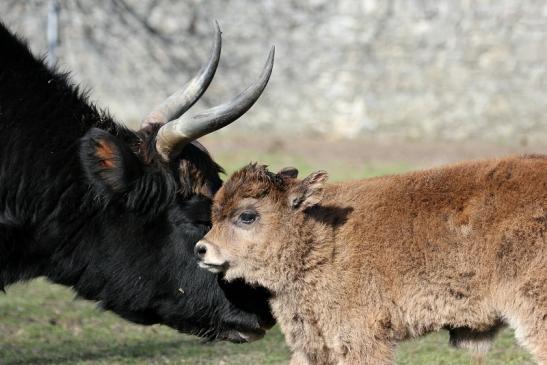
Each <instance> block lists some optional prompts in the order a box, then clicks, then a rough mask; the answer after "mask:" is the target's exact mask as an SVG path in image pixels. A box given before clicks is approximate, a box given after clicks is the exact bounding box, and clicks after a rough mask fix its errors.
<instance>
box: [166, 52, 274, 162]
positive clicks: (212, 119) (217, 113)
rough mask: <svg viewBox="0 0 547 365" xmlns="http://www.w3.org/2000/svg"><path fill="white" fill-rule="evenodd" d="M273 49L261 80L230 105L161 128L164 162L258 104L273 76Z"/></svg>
mask: <svg viewBox="0 0 547 365" xmlns="http://www.w3.org/2000/svg"><path fill="white" fill-rule="evenodd" d="M274 54H275V47H272V48H271V50H270V54H269V55H268V60H267V61H266V65H265V66H264V69H263V70H262V73H261V74H260V77H259V78H258V79H257V80H256V81H255V82H254V83H253V84H251V86H249V87H248V88H247V89H245V91H243V92H242V93H241V94H239V95H238V96H236V97H235V98H234V99H232V100H231V101H230V102H228V103H225V104H222V105H219V106H217V107H214V108H211V109H208V110H205V111H203V112H201V113H198V114H195V115H183V116H181V117H179V118H178V119H176V120H174V121H172V122H169V123H167V124H166V125H164V126H162V127H161V128H160V130H159V131H158V134H157V136H156V150H157V151H158V153H159V154H160V155H161V156H162V157H163V158H164V159H165V160H169V157H170V156H172V155H175V154H176V153H178V152H180V151H181V150H182V148H183V147H184V146H185V145H186V144H187V143H189V142H191V141H193V140H195V139H197V138H199V137H202V136H204V135H206V134H208V133H211V132H213V131H216V130H218V129H220V128H222V127H225V126H227V125H228V124H230V123H232V122H233V121H235V120H236V119H238V118H239V117H241V116H242V115H243V114H245V112H246V111H247V110H249V108H251V106H253V104H254V103H255V102H256V101H257V100H258V98H259V97H260V95H261V94H262V92H263V91H264V88H265V87H266V84H268V80H269V79H270V75H271V73H272V68H273V61H274Z"/></svg>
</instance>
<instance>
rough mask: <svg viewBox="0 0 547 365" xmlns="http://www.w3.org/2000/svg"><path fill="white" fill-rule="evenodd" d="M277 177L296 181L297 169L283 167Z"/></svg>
mask: <svg viewBox="0 0 547 365" xmlns="http://www.w3.org/2000/svg"><path fill="white" fill-rule="evenodd" d="M277 174H278V175H280V176H283V177H289V178H291V179H296V178H297V177H298V169H297V168H296V167H291V166H289V167H283V168H282V169H281V170H279V171H278V172H277Z"/></svg>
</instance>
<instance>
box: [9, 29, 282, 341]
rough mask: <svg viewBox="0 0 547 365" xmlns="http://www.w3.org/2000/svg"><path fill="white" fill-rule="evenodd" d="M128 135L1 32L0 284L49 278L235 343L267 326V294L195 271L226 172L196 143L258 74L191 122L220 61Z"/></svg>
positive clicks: (231, 116)
mask: <svg viewBox="0 0 547 365" xmlns="http://www.w3.org/2000/svg"><path fill="white" fill-rule="evenodd" d="M215 32H216V36H215V42H214V47H213V50H212V54H211V56H210V59H209V61H208V63H207V64H206V65H205V66H204V67H203V68H202V69H201V70H200V72H199V73H198V75H197V76H196V77H195V78H194V79H192V80H191V81H190V82H189V83H188V84H187V86H186V87H185V88H184V89H183V90H181V91H178V92H176V93H175V94H173V95H172V96H171V97H169V98H168V99H167V100H166V101H165V102H164V103H163V104H161V105H160V106H159V107H158V108H156V109H155V110H154V111H153V112H152V113H151V114H150V115H149V116H148V117H146V118H145V119H144V122H143V124H142V128H141V129H140V130H139V131H137V132H134V131H131V130H129V129H127V128H125V127H123V126H122V125H120V124H118V123H116V122H115V121H114V120H113V118H112V117H111V116H110V115H109V114H108V113H107V112H105V111H103V110H100V109H98V108H97V107H96V106H94V105H93V104H92V103H90V102H89V101H88V98H87V96H86V93H85V92H81V91H80V90H79V88H78V87H77V86H75V85H73V84H72V83H71V82H70V80H69V78H68V76H67V74H63V73H60V72H58V71H56V70H50V69H48V68H47V67H46V66H45V65H44V63H43V62H42V61H41V60H38V59H36V58H35V57H33V56H32V54H31V52H30V51H29V49H28V48H27V46H26V45H25V44H24V43H23V42H22V41H21V40H19V39H18V38H16V37H15V36H14V35H12V34H11V33H10V32H9V31H8V30H7V29H6V28H5V27H4V26H3V25H2V24H0V289H3V288H4V286H7V285H9V284H11V283H14V282H17V281H21V280H27V279H32V278H35V277H38V276H45V277H47V278H48V279H49V280H51V281H52V282H55V283H59V284H63V285H67V286H71V287H73V288H74V290H75V291H76V292H77V294H78V295H79V296H81V297H83V298H86V299H91V300H94V301H98V302H99V303H100V305H101V307H102V308H105V309H107V310H110V311H113V312H115V313H117V314H118V315H120V316H121V317H123V318H125V319H127V320H130V321H132V322H135V323H140V324H154V323H162V324H165V325H168V326H170V327H173V328H175V329H177V330H179V331H181V332H185V333H191V334H195V335H198V336H201V337H204V338H206V339H210V340H229V341H233V342H245V341H250V340H253V339H256V338H259V337H261V336H262V335H263V334H264V330H265V328H267V327H268V326H271V324H272V321H273V320H272V318H271V316H270V313H269V308H268V306H267V296H268V293H266V292H265V291H263V290H261V289H253V288H250V287H246V286H244V285H243V284H241V283H237V284H235V285H233V284H226V283H224V282H223V281H222V280H221V279H219V278H218V277H217V276H215V275H213V274H210V273H208V272H206V271H205V270H200V269H198V268H197V265H196V262H195V259H194V255H193V253H192V250H193V247H194V245H195V243H196V242H197V241H198V240H199V239H200V238H201V237H202V236H203V235H204V234H205V233H206V232H207V230H208V229H209V228H210V216H209V210H210V203H211V197H212V195H213V194H214V192H215V191H216V190H218V189H219V187H220V186H221V184H222V181H221V179H220V177H219V174H220V173H221V172H222V169H221V167H220V166H218V165H217V164H216V163H215V162H214V161H213V160H212V158H211V157H210V156H209V154H208V153H207V150H206V149H205V148H204V147H203V146H201V145H200V144H199V143H197V142H195V139H196V138H198V137H200V136H203V135H204V134H206V133H210V132H212V131H214V130H216V129H219V128H221V127H223V126H225V125H227V124H229V123H231V122H233V121H234V120H235V119H237V118H238V117H240V116H241V115H242V114H244V113H245V112H246V111H247V110H248V109H249V108H250V107H251V106H252V104H253V103H254V102H255V101H256V100H257V99H258V97H259V96H260V94H261V93H262V91H263V89H264V87H265V86H266V84H267V82H268V79H269V76H270V73H271V70H272V66H273V48H272V50H271V52H270V55H269V58H268V61H267V63H266V66H265V68H264V70H263V72H262V74H261V76H260V77H259V79H258V80H257V81H256V82H255V83H254V84H252V85H251V86H250V87H249V88H247V89H246V90H245V91H244V92H243V93H242V94H240V95H239V96H238V97H236V98H235V99H234V100H233V101H232V102H230V103H227V104H224V105H221V106H219V107H216V108H213V109H211V110H208V111H205V112H202V113H200V114H194V115H191V116H188V115H186V114H184V115H183V113H184V112H185V111H186V110H187V109H188V108H190V106H192V105H193V104H194V103H195V102H196V101H197V100H198V98H199V97H200V96H201V95H202V94H203V92H204V91H205V89H206V88H207V86H208V85H209V83H210V81H211V80H212V78H213V76H214V73H215V70H216V67H217V64H218V61H219V57H220V46H221V38H220V30H219V29H218V25H215Z"/></svg>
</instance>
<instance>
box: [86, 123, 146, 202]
mask: <svg viewBox="0 0 547 365" xmlns="http://www.w3.org/2000/svg"><path fill="white" fill-rule="evenodd" d="M80 160H81V162H82V165H83V168H84V171H85V174H86V176H87V178H88V179H89V181H90V182H91V183H92V184H93V186H94V187H95V188H96V189H97V190H98V192H99V193H101V194H109V195H111V194H114V193H121V192H125V191H127V190H129V188H130V186H131V185H132V182H133V181H134V180H135V179H137V178H138V177H139V176H141V174H142V166H141V163H140V161H139V159H138V158H137V156H135V154H134V153H133V152H132V151H131V149H130V148H129V146H128V145H127V144H126V143H124V142H122V141H120V140H119V139H118V138H116V137H115V136H113V135H112V134H110V133H108V132H106V131H103V130H102V129H97V128H93V129H91V130H90V131H89V132H88V133H87V134H86V135H85V136H84V137H83V138H82V140H81V145H80Z"/></svg>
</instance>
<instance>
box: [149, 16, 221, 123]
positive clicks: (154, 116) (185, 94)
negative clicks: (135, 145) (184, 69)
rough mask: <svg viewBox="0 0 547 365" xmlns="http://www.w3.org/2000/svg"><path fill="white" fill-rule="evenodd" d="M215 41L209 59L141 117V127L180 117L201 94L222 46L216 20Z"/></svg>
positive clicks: (212, 74) (207, 83) (213, 73)
mask: <svg viewBox="0 0 547 365" xmlns="http://www.w3.org/2000/svg"><path fill="white" fill-rule="evenodd" d="M214 28H215V41H214V44H213V49H212V50H211V55H210V56H209V61H207V63H206V64H205V65H204V66H203V67H202V68H201V70H199V72H198V74H197V75H196V76H194V78H193V79H192V80H190V81H189V82H188V83H186V85H184V87H182V88H181V89H180V90H178V91H176V92H175V93H174V94H173V95H171V96H170V97H168V98H167V99H165V101H163V102H162V103H161V104H160V105H158V106H157V107H156V108H155V109H154V110H152V111H151V112H150V114H148V115H147V116H146V118H144V119H143V121H142V123H141V128H144V127H146V126H149V125H151V124H166V123H167V122H169V121H170V120H173V119H175V118H178V117H180V116H181V115H182V114H183V113H184V112H185V111H187V110H188V109H189V108H190V107H191V106H192V105H194V103H195V102H196V101H198V99H199V98H200V97H201V95H203V93H204V92H205V90H207V87H208V86H209V84H210V83H211V81H212V80H213V77H214V76H215V71H216V69H217V66H218V61H219V59H220V49H221V46H222V38H221V31H220V27H219V25H218V22H216V21H215V22H214Z"/></svg>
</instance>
